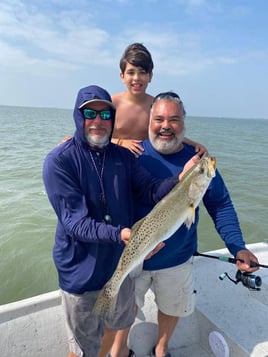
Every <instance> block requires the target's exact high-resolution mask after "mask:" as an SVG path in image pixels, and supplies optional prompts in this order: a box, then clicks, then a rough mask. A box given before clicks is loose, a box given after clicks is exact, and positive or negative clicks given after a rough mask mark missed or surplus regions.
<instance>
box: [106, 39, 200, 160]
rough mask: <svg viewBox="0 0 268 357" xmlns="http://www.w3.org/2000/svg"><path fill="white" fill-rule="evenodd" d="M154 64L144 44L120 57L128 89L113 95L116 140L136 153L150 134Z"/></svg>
mask: <svg viewBox="0 0 268 357" xmlns="http://www.w3.org/2000/svg"><path fill="white" fill-rule="evenodd" d="M153 67H154V64H153V60H152V57H151V54H150V52H149V51H148V50H147V48H146V47H145V46H144V45H143V44H141V43H133V44H131V45H129V46H128V47H127V48H126V49H125V51H124V53H123V56H122V58H121V60H120V70H121V72H120V78H121V80H122V82H123V83H124V84H125V86H126V91H124V92H121V93H116V94H114V95H113V96H112V101H113V103H114V104H115V107H116V118H115V127H114V131H113V139H112V141H113V142H114V143H117V144H119V145H121V146H124V147H126V148H128V149H129V150H130V151H132V152H133V153H134V154H135V155H136V156H139V155H140V154H141V152H142V147H141V146H140V145H139V143H140V142H141V141H143V140H145V139H147V138H148V126H149V112H150V108H151V104H152V101H153V98H154V97H153V96H152V95H150V94H148V93H146V89H147V86H148V84H149V83H150V82H151V80H152V77H153ZM184 141H185V142H186V143H188V144H189V145H192V146H194V147H195V148H196V152H198V153H204V152H206V148H205V147H203V146H202V145H200V144H198V143H196V142H194V141H192V140H190V139H187V138H185V139H184Z"/></svg>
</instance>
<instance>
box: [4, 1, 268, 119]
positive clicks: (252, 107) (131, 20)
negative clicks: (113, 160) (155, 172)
mask: <svg viewBox="0 0 268 357" xmlns="http://www.w3.org/2000/svg"><path fill="white" fill-rule="evenodd" d="M267 14H268V1H266V0H254V1H253V0H166V1H162V0H136V1H135V0H92V1H91V0H75V1H74V0H45V1H42V0H1V2H0V83H1V85H0V105H12V106H13V105H15V106H31V107H52V108H68V109H69V108H70V109H71V108H73V106H74V102H75V99H76V95H77V92H78V90H79V89H80V88H82V87H85V86H87V85H90V84H97V85H100V86H102V87H104V88H105V89H107V90H108V91H109V92H110V93H111V94H114V93H117V92H122V91H124V90H125V87H124V85H123V84H122V82H121V80H120V77H119V74H120V69H119V61H120V58H121V55H122V54H123V51H124V49H125V48H126V46H128V45H129V44H131V43H133V42H141V43H143V44H144V45H145V46H146V47H147V48H148V50H149V51H150V52H151V54H152V57H153V61H154V72H153V74H154V75H153V79H152V82H151V83H150V84H149V86H148V88H147V91H148V93H150V94H152V95H156V94H157V93H159V92H163V91H168V90H173V91H175V92H176V93H178V94H179V95H180V97H181V99H182V100H183V102H184V105H185V108H186V111H187V114H188V115H191V116H211V117H231V118H265V119H268V100H267V97H268V21H267V16H268V15H267Z"/></svg>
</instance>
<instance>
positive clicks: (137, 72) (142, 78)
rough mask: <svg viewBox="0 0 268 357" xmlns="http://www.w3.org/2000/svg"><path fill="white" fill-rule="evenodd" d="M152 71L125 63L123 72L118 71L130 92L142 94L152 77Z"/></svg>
mask: <svg viewBox="0 0 268 357" xmlns="http://www.w3.org/2000/svg"><path fill="white" fill-rule="evenodd" d="M152 76H153V74H152V72H151V73H148V72H146V71H145V70H144V69H143V68H142V67H136V66H133V65H132V64H130V63H127V65H126V69H125V71H124V73H120V77H121V80H122V82H123V83H124V84H125V85H126V87H127V89H128V90H129V91H130V92H131V93H132V94H134V95H135V94H140V93H142V94H144V93H145V91H146V88H147V86H148V84H149V83H150V82H151V79H152Z"/></svg>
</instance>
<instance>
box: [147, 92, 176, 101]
mask: <svg viewBox="0 0 268 357" xmlns="http://www.w3.org/2000/svg"><path fill="white" fill-rule="evenodd" d="M170 98H174V99H175V100H177V101H178V102H181V98H180V97H179V96H178V94H176V93H174V92H163V93H159V94H158V95H157V96H156V97H154V99H153V103H155V102H156V101H157V100H160V99H170Z"/></svg>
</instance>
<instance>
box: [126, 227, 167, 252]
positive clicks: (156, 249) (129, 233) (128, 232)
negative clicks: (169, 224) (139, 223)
mask: <svg viewBox="0 0 268 357" xmlns="http://www.w3.org/2000/svg"><path fill="white" fill-rule="evenodd" d="M130 235H131V229H130V228H123V229H122V231H121V239H122V241H123V242H124V243H125V244H128V242H129V239H130ZM164 246H165V243H163V242H161V243H159V244H157V246H156V247H155V248H154V249H153V250H152V251H151V252H150V253H149V254H147V255H146V257H145V259H150V258H151V257H152V256H153V255H155V254H156V253H157V252H159V250H160V249H162V248H163V247H164Z"/></svg>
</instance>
